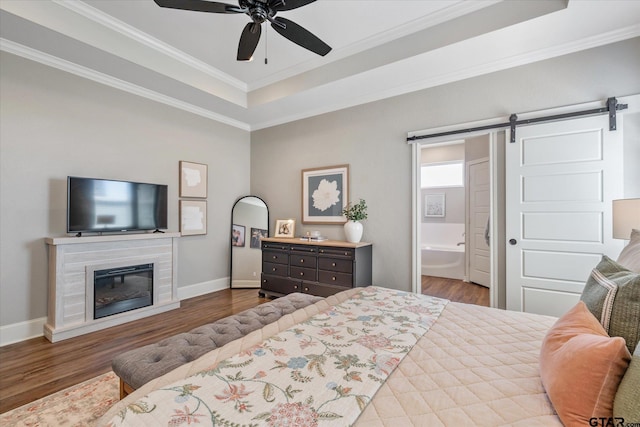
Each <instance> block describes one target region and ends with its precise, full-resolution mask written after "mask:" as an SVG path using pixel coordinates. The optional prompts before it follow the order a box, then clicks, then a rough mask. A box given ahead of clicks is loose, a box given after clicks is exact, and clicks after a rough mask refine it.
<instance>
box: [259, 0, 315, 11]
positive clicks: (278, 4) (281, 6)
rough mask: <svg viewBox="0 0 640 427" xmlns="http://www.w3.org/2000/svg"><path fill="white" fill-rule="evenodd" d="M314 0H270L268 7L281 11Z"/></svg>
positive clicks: (304, 4)
mask: <svg viewBox="0 0 640 427" xmlns="http://www.w3.org/2000/svg"><path fill="white" fill-rule="evenodd" d="M314 1H316V0H271V1H270V2H269V7H271V8H272V9H273V10H275V11H277V12H282V11H283V10H291V9H297V8H299V7H302V6H306V5H308V4H309V3H313V2H314Z"/></svg>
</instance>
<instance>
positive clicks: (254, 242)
mask: <svg viewBox="0 0 640 427" xmlns="http://www.w3.org/2000/svg"><path fill="white" fill-rule="evenodd" d="M264 237H269V232H268V231H267V230H265V229H262V228H253V227H251V243H250V247H252V248H254V249H260V245H261V243H262V239H263V238H264Z"/></svg>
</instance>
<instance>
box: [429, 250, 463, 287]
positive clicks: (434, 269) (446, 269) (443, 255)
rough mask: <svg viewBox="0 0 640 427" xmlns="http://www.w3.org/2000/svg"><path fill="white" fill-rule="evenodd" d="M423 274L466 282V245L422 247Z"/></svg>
mask: <svg viewBox="0 0 640 427" xmlns="http://www.w3.org/2000/svg"><path fill="white" fill-rule="evenodd" d="M421 252H422V255H421V262H422V274H423V275H424V276H435V277H446V278H449V279H459V280H464V272H465V268H464V264H465V256H464V252H465V247H464V245H460V246H457V245H422V247H421Z"/></svg>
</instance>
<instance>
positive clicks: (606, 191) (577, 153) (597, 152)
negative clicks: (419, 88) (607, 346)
mask: <svg viewBox="0 0 640 427" xmlns="http://www.w3.org/2000/svg"><path fill="white" fill-rule="evenodd" d="M508 141H510V135H509V131H507V143H506V166H505V173H506V200H507V202H506V203H507V206H506V239H507V243H506V258H507V259H506V264H507V285H506V294H507V295H506V297H507V301H506V303H507V309H510V310H517V311H525V312H530V313H540V314H547V315H551V316H560V315H562V314H563V313H564V312H566V311H567V310H568V309H569V308H571V307H572V306H573V305H575V304H576V303H577V302H578V300H579V298H580V294H581V292H582V289H583V287H584V283H585V282H586V280H587V278H588V276H589V274H590V272H591V270H592V269H593V268H594V267H595V266H596V265H597V264H598V262H599V261H600V259H601V257H602V255H603V254H606V255H609V256H611V257H615V256H616V254H618V253H619V251H620V249H621V247H622V241H620V240H614V239H613V238H612V236H611V201H612V200H613V199H616V198H621V197H622V196H623V171H622V168H621V166H620V165H622V148H623V146H622V120H621V117H620V116H618V130H617V131H613V132H610V131H609V122H608V117H607V116H606V115H602V116H596V117H585V118H578V119H572V120H565V121H559V122H553V123H544V124H538V125H532V126H524V127H518V128H517V129H516V142H515V143H509V142H508Z"/></svg>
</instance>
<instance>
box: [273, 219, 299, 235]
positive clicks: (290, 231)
mask: <svg viewBox="0 0 640 427" xmlns="http://www.w3.org/2000/svg"><path fill="white" fill-rule="evenodd" d="M295 229H296V222H295V221H294V220H292V219H279V220H277V221H276V233H275V236H276V237H293V236H295Z"/></svg>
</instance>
